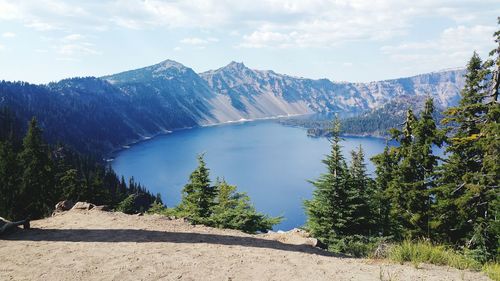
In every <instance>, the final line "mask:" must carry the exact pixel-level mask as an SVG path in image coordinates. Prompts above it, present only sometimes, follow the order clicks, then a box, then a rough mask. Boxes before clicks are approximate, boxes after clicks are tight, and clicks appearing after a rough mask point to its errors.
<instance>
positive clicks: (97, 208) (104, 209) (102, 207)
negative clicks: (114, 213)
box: [92, 205, 111, 212]
mask: <svg viewBox="0 0 500 281" xmlns="http://www.w3.org/2000/svg"><path fill="white" fill-rule="evenodd" d="M92 210H95V211H102V212H111V208H110V207H109V206H108V205H99V206H95V207H94V208H92Z"/></svg>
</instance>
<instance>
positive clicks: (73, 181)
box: [59, 169, 83, 202]
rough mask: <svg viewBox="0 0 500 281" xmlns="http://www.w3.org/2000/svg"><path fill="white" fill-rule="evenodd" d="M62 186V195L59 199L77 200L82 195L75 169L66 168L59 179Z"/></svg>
mask: <svg viewBox="0 0 500 281" xmlns="http://www.w3.org/2000/svg"><path fill="white" fill-rule="evenodd" d="M59 182H60V185H61V187H62V194H61V195H62V197H60V198H59V200H71V201H73V202H77V201H79V200H80V198H82V197H83V194H82V184H81V181H80V178H79V175H78V171H77V170H76V169H69V170H67V171H66V172H65V173H64V175H62V176H61V178H60V179H59Z"/></svg>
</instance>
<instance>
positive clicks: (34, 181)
mask: <svg viewBox="0 0 500 281" xmlns="http://www.w3.org/2000/svg"><path fill="white" fill-rule="evenodd" d="M19 163H20V165H21V167H22V168H23V171H22V174H21V183H20V187H19V195H18V200H17V202H15V203H16V208H15V211H16V216H15V217H16V219H17V218H25V217H31V218H41V217H43V216H46V215H48V214H50V212H51V210H52V207H53V205H54V203H55V202H54V201H55V194H54V180H53V179H54V177H53V173H52V162H51V159H50V157H49V150H48V148H47V145H46V144H45V143H44V141H43V139H42V130H41V129H40V128H39V127H38V123H37V120H36V119H35V118H33V119H32V120H31V122H30V123H29V127H28V132H27V134H26V137H25V138H24V140H23V150H22V151H21V153H20V154H19Z"/></svg>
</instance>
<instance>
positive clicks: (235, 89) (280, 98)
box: [102, 60, 464, 135]
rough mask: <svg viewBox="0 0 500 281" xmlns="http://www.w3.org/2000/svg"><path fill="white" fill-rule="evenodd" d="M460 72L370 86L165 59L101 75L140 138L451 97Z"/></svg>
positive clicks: (446, 102) (445, 102)
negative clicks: (129, 108)
mask: <svg viewBox="0 0 500 281" xmlns="http://www.w3.org/2000/svg"><path fill="white" fill-rule="evenodd" d="M463 74H464V72H463V71H462V70H452V71H444V72H436V73H429V74H423V75H418V76H414V77H410V78H401V79H394V80H386V81H379V82H370V83H349V82H332V81H330V80H328V79H319V80H313V79H306V78H300V77H293V76H289V75H284V74H278V73H275V72H274V71H271V70H266V71H261V70H253V69H250V68H248V67H246V66H245V65H244V64H243V63H236V62H232V63H230V64H229V65H227V66H225V67H222V68H219V69H217V70H210V71H207V72H204V73H200V74H197V73H195V72H194V71H193V70H192V69H191V68H188V67H186V66H184V65H182V64H180V63H177V62H174V61H171V60H167V61H164V62H161V63H159V64H156V65H152V66H148V67H144V68H141V69H136V70H130V71H126V72H122V73H118V74H114V75H110V76H105V77H102V78H103V79H105V80H107V81H108V82H110V83H111V84H112V85H113V86H114V87H113V86H110V87H112V88H114V89H116V91H118V92H120V93H121V95H122V97H123V99H124V100H125V101H126V102H127V103H129V104H131V105H133V107H134V110H135V109H137V111H138V113H131V114H129V115H126V116H125V117H124V118H125V119H126V121H127V124H128V125H129V126H130V127H132V128H133V130H134V131H135V132H137V134H139V135H154V134H157V133H158V132H159V131H163V130H165V129H173V128H180V127H190V126H194V125H210V124H216V123H221V122H234V121H240V120H250V119H258V118H272V117H279V116H290V115H300V114H310V113H330V112H340V113H359V112H362V111H366V110H369V109H375V108H379V107H381V106H382V105H384V104H386V103H388V102H390V101H394V100H398V99H403V100H405V101H407V100H411V99H409V97H411V98H412V99H413V100H418V101H421V100H423V99H424V98H425V97H426V96H431V97H433V98H434V100H435V101H436V103H437V106H438V107H447V106H450V105H454V104H456V103H457V102H458V99H459V91H460V89H461V88H462V86H463V77H462V76H463Z"/></svg>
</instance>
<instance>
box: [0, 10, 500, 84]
mask: <svg viewBox="0 0 500 281" xmlns="http://www.w3.org/2000/svg"><path fill="white" fill-rule="evenodd" d="M499 15H500V0H265V1H264V0H84V1H82V0H78V1H77V0H64V1H63V0H0V80H22V81H28V82H31V83H48V82H51V81H58V80H60V79H63V78H68V77H74V76H103V75H107V74H113V73H117V72H121V71H125V70H130V69H135V68H140V67H144V66H148V65H152V64H155V63H159V62H161V61H163V60H166V59H172V60H175V61H178V62H180V63H182V64H184V65H186V66H188V67H191V68H193V69H194V70H195V71H196V72H203V71H206V70H210V69H217V68H220V67H222V66H224V65H226V64H228V63H229V62H231V61H237V62H243V63H245V65H246V66H248V67H250V68H254V69H262V70H267V69H272V70H274V71H276V72H278V73H284V74H289V75H294V76H299V77H307V78H315V79H317V78H328V79H330V80H334V81H351V82H367V81H375V80H383V79H391V78H398V77H406V76H411V75H416V74H420V73H427V72H432V71H438V70H443V69H448V68H457V67H463V66H465V64H466V63H467V60H468V59H469V58H470V56H471V55H472V53H473V51H477V52H478V53H479V54H480V55H481V56H482V57H483V58H485V57H486V56H487V54H488V52H489V51H490V50H491V49H493V48H494V47H495V44H494V41H493V37H492V34H493V33H494V32H495V31H496V30H497V29H499V26H498V25H497V16H499Z"/></svg>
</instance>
